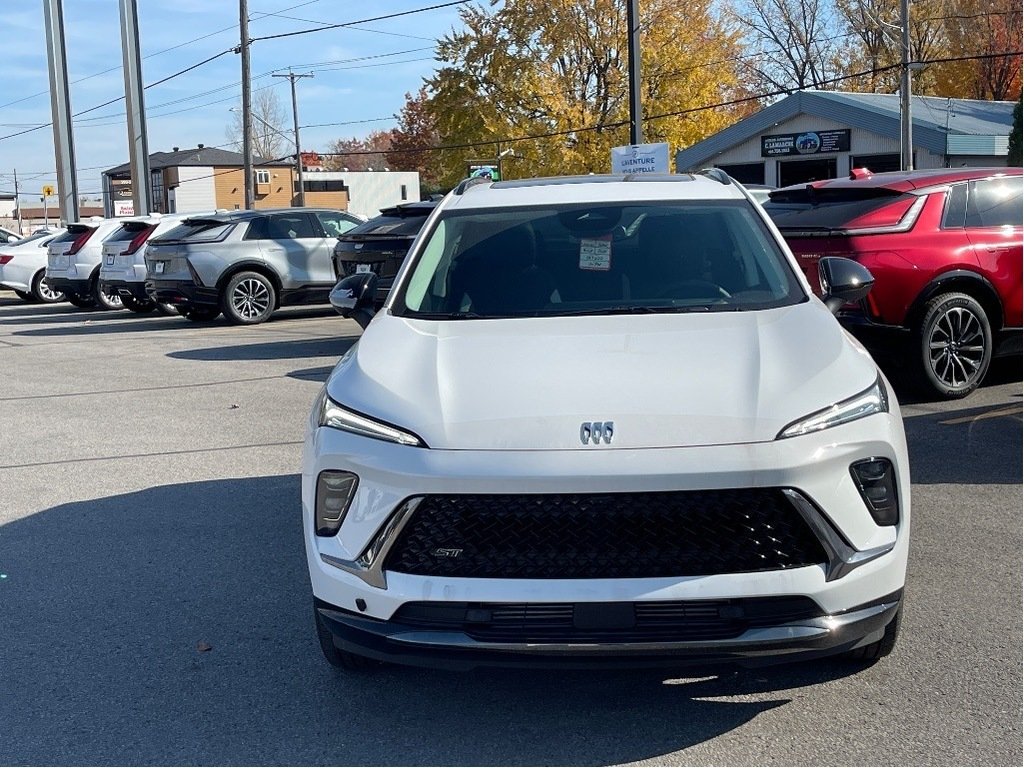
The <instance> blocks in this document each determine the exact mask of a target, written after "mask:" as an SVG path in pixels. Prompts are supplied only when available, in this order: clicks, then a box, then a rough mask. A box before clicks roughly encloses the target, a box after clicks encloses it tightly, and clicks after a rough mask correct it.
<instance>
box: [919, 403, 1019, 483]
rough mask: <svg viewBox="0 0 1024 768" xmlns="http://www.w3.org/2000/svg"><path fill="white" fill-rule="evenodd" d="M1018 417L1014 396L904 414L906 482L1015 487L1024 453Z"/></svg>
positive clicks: (1017, 406) (1017, 404)
mask: <svg viewBox="0 0 1024 768" xmlns="http://www.w3.org/2000/svg"><path fill="white" fill-rule="evenodd" d="M966 403H970V400H967V401H966ZM1021 414H1022V405H1021V401H1020V399H1019V398H1014V399H1013V401H1012V402H1008V403H1007V402H1004V403H1000V404H992V405H984V406H975V407H965V408H959V409H956V410H937V411H935V412H931V413H923V414H916V413H915V414H911V413H908V412H907V410H904V411H903V428H904V429H905V430H906V433H907V445H908V448H909V451H910V479H911V481H912V482H913V483H921V484H924V485H932V484H937V483H949V484H960V483H963V484H966V485H990V484H991V485H996V484H1004V485H1019V484H1020V482H1021V451H1022V449H1024V433H1022V431H1021Z"/></svg>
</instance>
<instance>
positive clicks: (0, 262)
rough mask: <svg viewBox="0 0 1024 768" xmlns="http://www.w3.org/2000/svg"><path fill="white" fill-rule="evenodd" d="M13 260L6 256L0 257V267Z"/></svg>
mask: <svg viewBox="0 0 1024 768" xmlns="http://www.w3.org/2000/svg"><path fill="white" fill-rule="evenodd" d="M13 258H14V257H13V256H7V255H3V256H0V266H3V265H4V264H6V263H7V262H8V261H10V260H11V259H13Z"/></svg>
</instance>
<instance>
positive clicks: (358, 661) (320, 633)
mask: <svg viewBox="0 0 1024 768" xmlns="http://www.w3.org/2000/svg"><path fill="white" fill-rule="evenodd" d="M313 621H314V622H315V623H316V639H317V640H319V641H320V651H321V652H322V653H323V655H324V658H325V659H326V660H327V663H328V664H330V665H331V666H332V667H334V668H335V669H344V670H347V671H349V672H365V671H367V670H370V669H374V668H375V667H379V666H381V664H380V662H377V661H374V660H373V659H368V658H366V657H365V656H357V655H356V654H354V653H349V652H348V651H343V650H341V648H339V647H338V646H336V645H335V644H334V638H333V637H332V636H331V631H330V630H329V629H327V625H326V624H324V620H323V619H322V618H321V617H320V611H318V610H317V609H316V603H314V604H313Z"/></svg>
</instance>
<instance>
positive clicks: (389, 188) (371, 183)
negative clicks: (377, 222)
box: [306, 171, 420, 218]
mask: <svg viewBox="0 0 1024 768" xmlns="http://www.w3.org/2000/svg"><path fill="white" fill-rule="evenodd" d="M337 179H341V180H342V181H344V182H345V186H346V187H348V209H349V210H350V211H352V212H353V213H359V214H362V215H363V216H368V217H370V218H373V217H374V216H376V215H378V214H379V213H380V209H381V208H387V207H389V206H392V205H398V204H400V203H415V202H418V201H419V199H420V175H419V174H418V173H416V172H415V171H320V172H317V171H306V181H307V182H310V181H317V180H320V181H329V180H337ZM403 186H404V187H405V197H404V198H403V197H402V187H403Z"/></svg>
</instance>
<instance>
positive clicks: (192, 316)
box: [180, 307, 220, 323]
mask: <svg viewBox="0 0 1024 768" xmlns="http://www.w3.org/2000/svg"><path fill="white" fill-rule="evenodd" d="M180 311H181V314H182V315H183V316H184V317H186V318H188V319H189V320H191V321H192V322H193V323H208V322H210V321H211V320H216V319H217V316H218V315H219V314H220V310H219V309H217V308H216V307H189V308H188V309H183V310H180Z"/></svg>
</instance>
